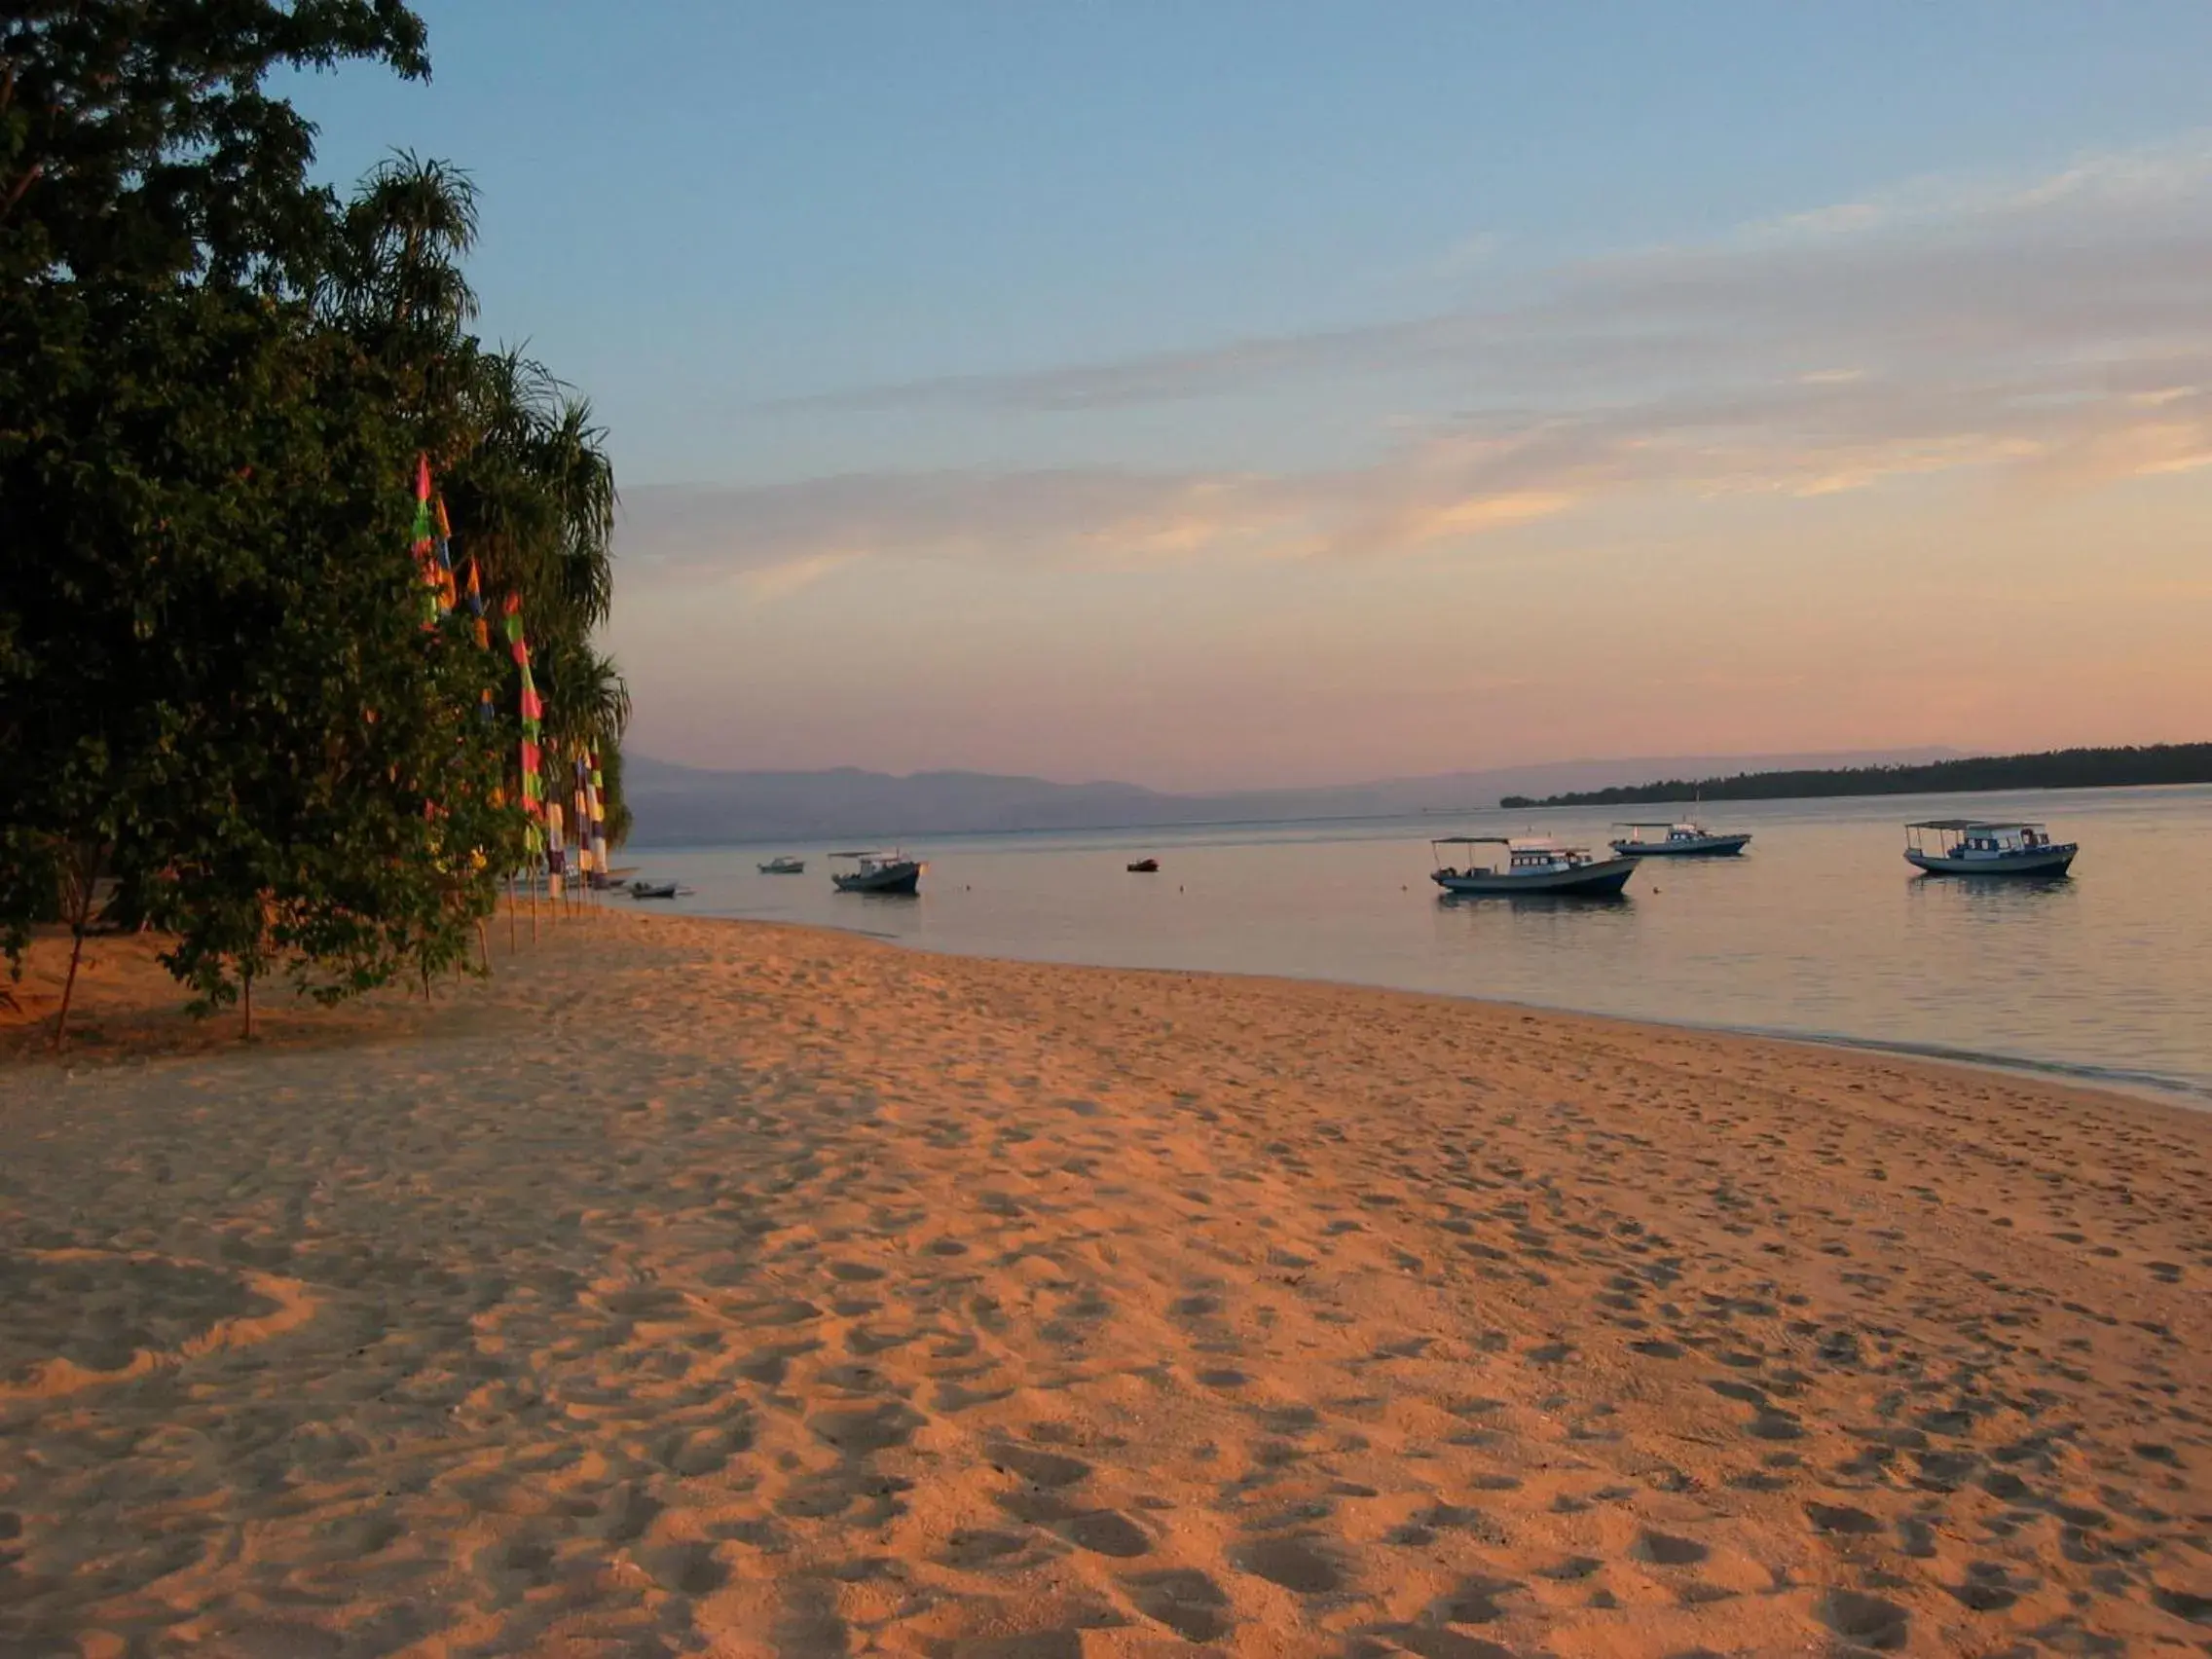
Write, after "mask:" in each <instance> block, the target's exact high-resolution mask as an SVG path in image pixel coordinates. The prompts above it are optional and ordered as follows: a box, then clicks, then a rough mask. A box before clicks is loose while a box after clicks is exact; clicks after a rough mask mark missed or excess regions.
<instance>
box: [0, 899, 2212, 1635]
mask: <svg viewBox="0 0 2212 1659" xmlns="http://www.w3.org/2000/svg"><path fill="white" fill-rule="evenodd" d="M549 931H550V932H551V934H552V937H551V938H550V939H548V940H546V942H545V943H543V944H541V945H540V946H539V947H538V948H537V949H536V950H535V952H526V953H525V954H524V955H523V956H522V957H520V958H517V959H512V960H511V961H510V959H507V958H504V957H502V958H501V960H500V968H501V972H500V975H499V977H498V978H497V979H496V980H495V981H493V982H492V983H490V984H485V985H477V986H471V987H468V988H466V989H464V990H461V991H460V992H458V993H456V994H454V995H452V996H451V997H449V998H448V999H446V1000H445V1001H442V1002H441V1003H440V1004H438V1005H437V1006H435V1007H433V1008H430V1009H428V1010H424V1009H423V1008H422V1006H421V1005H420V1004H415V1005H408V1006H401V1005H397V1004H387V1005H383V1006H380V1007H379V1008H378V1009H376V1010H374V1011H370V1012H367V1013H356V1014H350V1015H348V1016H346V1018H345V1020H344V1021H343V1022H341V1023H338V1024H336V1025H332V1024H330V1023H329V1022H327V1021H326V1022H323V1023H322V1024H321V1025H319V1026H318V1025H315V1024H313V1022H310V1021H307V1020H294V1021H293V1022H292V1030H293V1035H292V1036H290V1037H288V1038H279V1039H278V1040H277V1041H276V1042H273V1043H270V1044H267V1045H263V1046H261V1047H259V1048H257V1049H255V1050H253V1051H235V1050H228V1049H225V1048H224V1047H222V1046H221V1045H219V1044H215V1043H213V1042H211V1041H210V1040H208V1039H206V1038H204V1037H203V1038H202V1039H198V1040H196V1041H195V1042H194V1043H193V1044H192V1045H191V1046H190V1048H189V1051H184V1052H180V1053H173V1054H166V1055H165V1054H161V1053H158V1052H157V1053H148V1052H146V1050H147V1049H149V1048H156V1049H158V1048H159V1047H160V1044H159V1043H158V1042H150V1041H149V1042H138V1041H136V1040H135V1039H133V1040H130V1041H126V1040H124V1039H123V1038H112V1039H111V1041H110V1043H109V1044H108V1045H107V1046H106V1049H105V1050H102V1049H101V1048H100V1046H98V1045H94V1046H93V1049H92V1051H90V1052H88V1053H85V1054H82V1055H80V1056H79V1057H78V1058H77V1059H76V1060H75V1061H73V1062H72V1063H71V1064H70V1065H69V1066H68V1067H67V1068H66V1069H64V1067H63V1066H60V1065H56V1064H54V1063H51V1062H48V1061H45V1060H43V1059H39V1058H37V1057H35V1056H33V1055H30V1054H28V1053H24V1052H18V1053H17V1054H16V1056H15V1057H14V1058H13V1059H11V1060H10V1061H9V1062H8V1063H7V1064H6V1065H5V1067H4V1068H0V1299H4V1300H0V1308H4V1309H5V1314H4V1317H0V1652H4V1653H7V1654H10V1655H16V1654H24V1655H30V1654H46V1653H82V1654H87V1655H123V1654H132V1653H144V1654H167V1653H182V1652H207V1653H216V1654H238V1655H245V1656H253V1659H290V1656H292V1655H313V1656H321V1655H328V1656H334V1659H343V1656H348V1655H372V1654H419V1655H464V1654H492V1653H512V1652H544V1653H562V1654H566V1653H575V1654H608V1655H614V1654H623V1655H630V1654H643V1653H657V1652H720V1653H729V1654H743V1655H753V1654H771V1653H780V1654H798V1655H821V1656H831V1655H841V1654H847V1653H861V1652H867V1651H880V1652H890V1653H915V1654H927V1655H940V1656H947V1659H952V1656H962V1659H964V1656H968V1655H976V1656H980V1659H1074V1656H1076V1655H1094V1656H1095V1655H1106V1654H1184V1653H1190V1652H1193V1651H1197V1650H1198V1649H1199V1648H1211V1649H1214V1650H1217V1651H1221V1652H1231V1653H1239V1654H1282V1655H1303V1654H1373V1655H1381V1654H1386V1653H1392V1652H1409V1653H1413V1654H1417V1655H1420V1656H1422V1659H1499V1656H1502V1655H1522V1656H1533V1655H1538V1654H1552V1655H1557V1656H1559V1659H1573V1656H1590V1659H1596V1656H1601V1655H1603V1656H1617V1659H1671V1656H1679V1655H1691V1654H1780V1653H1800V1652H1810V1653H1848V1652H1853V1651H1875V1652H1898V1653H1917V1654H1974V1655H1999V1654H2038V1653H2058V1654H2118V1653H2198V1652H2204V1651H2212V1309H2207V1307H2206V1298H2205V1295H2204V1290H2205V1286H2206V1285H2207V1283H2208V1282H2212V1116H2208V1115H2198V1114H2193V1113H2190V1112H2188V1111H2185V1110H2180V1109H2176V1108H2169V1107H2165V1106H2161V1105H2158V1104H2156V1103H2152V1102H2145V1101H2138V1100H2134V1099H2129V1098H2123V1097H2120V1096H2113V1095H2099V1094H2094V1093H2089V1092H2083V1091H2073V1090H2067V1089H2063V1088H2055V1087H2051V1086H2047V1085H2045V1084H2042V1083H2039V1082H2034V1081H2029V1080H2024V1079H2015V1078H2011V1077H2009V1076H2003V1075H1998V1074H1995V1073H1989V1072H1978V1071H1971V1070H1966V1069H1955V1068H1945V1067H1939V1066H1933V1065H1926V1064H1921V1063H1918V1062H1912V1061H1906V1060H1898V1059H1890V1058H1887V1057H1884V1056H1878V1055H1867V1054H1861V1053H1853V1052H1846V1051H1831V1050H1824V1049H1816V1048H1801V1047H1793V1046H1788V1045H1782V1044H1774V1043H1765V1042H1757V1041H1751V1040H1739V1039H1729V1038H1719V1037H1710V1036H1705V1035H1701V1034H1693V1033H1686V1032H1678V1031H1670V1030H1664V1029H1654V1028H1646V1027H1638V1026H1632V1025H1624V1024H1616V1023H1610V1022H1605V1021H1600V1020H1594V1019H1583V1018H1578V1017H1572V1016H1564V1015H1548V1014H1547V1015H1538V1014H1527V1013H1523V1012H1521V1011H1517V1010H1512V1009H1503V1008H1495V1007H1487V1006H1482V1005H1474V1004H1462V1003H1454V1002H1450V1001H1446V1000H1441V999H1435V998H1424V997H1415V996H1405V995H1397V994H1392V993H1384V992H1367V991H1357V990H1346V989H1340V988H1335V987H1327V986H1318V985H1305V984H1295V983H1283V982H1271V981H1259V980H1237V979H1229V978H1218V977H1203V976H1188V975H1171V974H1161V975H1148V974H1135V973H1127V972H1109V971H1092V970H1081V969H1068V968H1058V967H1040V966H1030V965H1021V964H1012V963H998V962H982V961H966V960H956V959H948V958H939V957H931V956H923V955H917V954H912V953H907V952H903V951H900V950H897V949H894V948H892V947H889V946H885V945H881V944H878V943H875V942H872V941H869V940H863V939H858V938H850V937H843V936H837V935H830V934H823V933H814V932H807V931H801V930H795V929H780V928H771V927H765V926H756V925H746V924H734V923H708V922H694V921H683V920H675V919H665V918H664V919H655V920H645V919H637V918H627V917H612V916H609V917H604V918H599V919H595V920H593V921H591V922H589V923H570V924H566V925H565V926H564V927H562V928H560V929H558V930H549ZM118 982H120V977H119V976H117V975H111V976H110V977H109V978H108V979H106V980H102V979H99V978H98V977H95V979H94V980H93V984H94V986H95V987H96V988H99V989H101V990H102V991H103V992H105V993H106V994H108V995H109V997H110V1005H111V1006H110V1013H109V1015H108V1016H107V1017H108V1022H109V1025H110V1027H111V1031H112V1030H115V1029H120V1027H119V1026H118V1024H117V1021H116V1020H115V1017H114V1014H113V1008H112V999H113V986H114V985H115V984H116V983H118ZM284 1024H285V1021H284V1019H283V1018H282V1017H281V1016H276V1018H275V1019H274V1020H273V1028H276V1029H279V1030H280V1029H282V1028H283V1026H284ZM18 1047H19V1048H20V1047H21V1045H18ZM117 1050H126V1051H130V1052H129V1053H127V1054H126V1056H125V1057H123V1058H120V1059H119V1058H114V1057H107V1058H103V1057H102V1054H103V1052H107V1053H112V1052H113V1051H117Z"/></svg>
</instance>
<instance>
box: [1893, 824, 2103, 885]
mask: <svg viewBox="0 0 2212 1659" xmlns="http://www.w3.org/2000/svg"><path fill="white" fill-rule="evenodd" d="M2080 851H2081V847H2080V845H2079V843H2077V842H2073V841H2053V840H2052V839H2051V838H2050V831H2049V830H2046V829H2045V828H2044V827H2043V826H2042V825H2041V824H1984V823H1982V822H1980V821H1979V820H1978V819H1972V818H1931V819H1928V820H1927V821H1926V822H1924V823H1920V824H1907V825H1906V826H1905V827H1904V856H1905V862H1906V863H1907V864H1910V865H1912V866H1915V867H1916V868H1919V869H1922V870H1925V871H1926V872H1927V873H1928V874H1930V875H2042V876H2058V875H2064V874H2065V873H2066V870H2067V866H2070V865H2071V864H2073V862H2074V855H2075V854H2076V853H2078V852H2080Z"/></svg>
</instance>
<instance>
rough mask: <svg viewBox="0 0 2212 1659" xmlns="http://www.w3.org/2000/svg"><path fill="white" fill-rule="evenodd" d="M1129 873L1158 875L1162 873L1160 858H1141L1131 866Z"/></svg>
mask: <svg viewBox="0 0 2212 1659" xmlns="http://www.w3.org/2000/svg"><path fill="white" fill-rule="evenodd" d="M1129 873H1130V874H1131V875H1158V874H1159V873H1160V861H1159V860H1158V859H1139V860H1137V862H1136V863H1135V864H1133V865H1131V866H1129Z"/></svg>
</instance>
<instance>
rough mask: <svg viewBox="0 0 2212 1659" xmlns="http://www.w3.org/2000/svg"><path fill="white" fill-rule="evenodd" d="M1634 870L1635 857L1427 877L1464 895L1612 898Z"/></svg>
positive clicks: (1501, 897)
mask: <svg viewBox="0 0 2212 1659" xmlns="http://www.w3.org/2000/svg"><path fill="white" fill-rule="evenodd" d="M1635 873H1636V860H1634V859H1604V860H1601V861H1600V862H1598V863H1596V864H1587V865H1583V866H1579V867H1577V868H1574V869H1560V870H1542V871H1539V872H1537V873H1535V874H1532V875H1502V874H1493V875H1446V874H1445V873H1444V872H1443V871H1441V870H1439V871H1437V872H1436V873H1435V874H1433V875H1431V876H1430V877H1429V879H1430V880H1431V881H1433V882H1435V883H1436V885H1437V886H1439V887H1441V888H1443V889H1444V891H1445V892H1447V893H1453V894H1458V895H1461V896H1463V897H1469V898H1473V897H1482V898H1497V899H1510V898H1515V897H1518V896H1520V895H1522V894H1530V895H1541V896H1543V897H1544V898H1547V899H1611V898H1613V897H1615V896H1617V895H1618V894H1619V892H1620V890H1621V889H1622V888H1624V887H1626V886H1627V885H1628V878H1629V877H1630V876H1632V875H1634V874H1635Z"/></svg>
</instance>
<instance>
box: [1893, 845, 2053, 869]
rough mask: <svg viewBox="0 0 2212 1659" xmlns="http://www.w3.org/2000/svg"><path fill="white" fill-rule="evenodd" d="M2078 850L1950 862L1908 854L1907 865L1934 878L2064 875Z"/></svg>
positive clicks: (2043, 849) (1929, 855) (2038, 850)
mask: <svg viewBox="0 0 2212 1659" xmlns="http://www.w3.org/2000/svg"><path fill="white" fill-rule="evenodd" d="M2080 850H2081V849H2080V848H2079V847H2078V846H2073V845H2068V846H2064V847H2038V848H2036V850H2035V851H2034V852H2032V853H2008V854H2006V855H2005V856H2004V857H2002V858H1994V859H1948V858H1944V857H1942V856H1941V855H1939V854H1936V853H1915V852H1907V853H1906V854H1905V856H1904V858H1905V863H1907V864H1909V865H1912V866H1916V867H1917V868H1920V869H1923V870H1925V871H1927V872H1928V873H1929V874H1930V875H2031V876H2032V875H2041V876H2058V875H2064V874H2065V873H2066V870H2067V866H2070V865H2072V864H2073V862H2074V855H2075V854H2076V853H2077V852H2079V851H2080Z"/></svg>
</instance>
